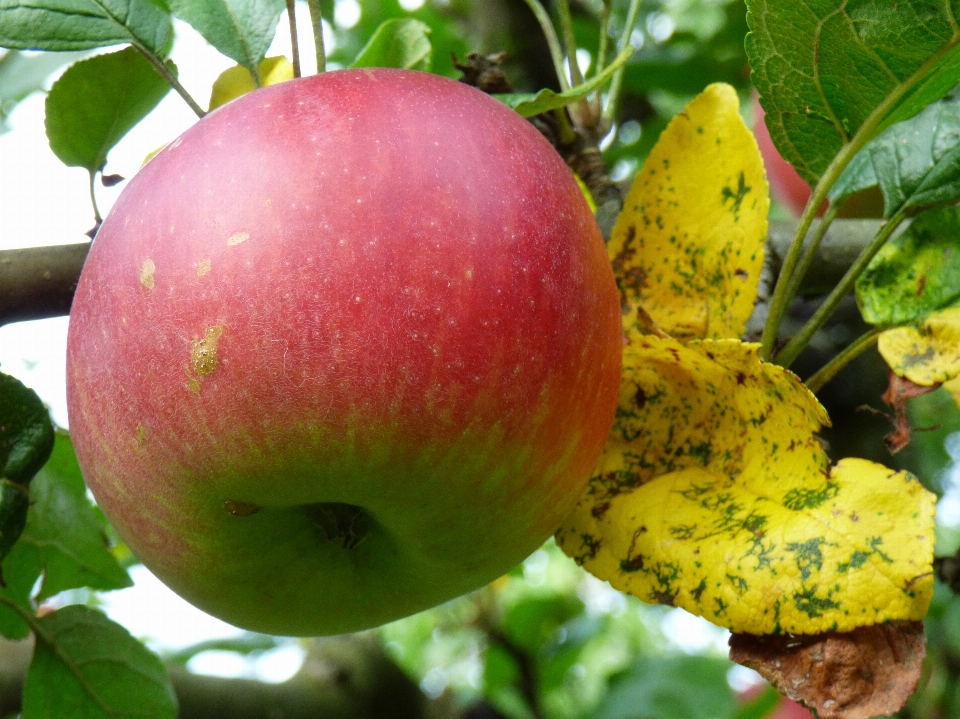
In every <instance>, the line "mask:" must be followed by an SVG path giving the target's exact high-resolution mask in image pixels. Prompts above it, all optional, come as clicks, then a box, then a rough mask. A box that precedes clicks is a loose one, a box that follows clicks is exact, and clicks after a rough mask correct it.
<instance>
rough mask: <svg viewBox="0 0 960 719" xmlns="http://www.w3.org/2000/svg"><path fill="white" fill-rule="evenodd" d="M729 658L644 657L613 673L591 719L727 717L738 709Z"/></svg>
mask: <svg viewBox="0 0 960 719" xmlns="http://www.w3.org/2000/svg"><path fill="white" fill-rule="evenodd" d="M731 666H732V663H731V662H730V661H729V660H726V659H718V658H713V657H700V656H667V657H644V658H642V659H640V660H639V661H638V662H637V663H636V664H635V665H634V666H633V667H632V668H631V669H629V670H628V671H626V672H624V673H623V674H621V675H620V676H618V677H615V678H614V679H613V681H612V682H611V686H610V691H609V693H608V694H607V696H606V697H605V699H604V700H603V702H602V703H601V705H600V708H599V710H598V711H597V712H596V714H595V715H594V717H595V719H728V718H729V717H733V716H734V715H735V713H736V711H737V709H738V707H737V701H736V698H735V697H734V695H733V691H732V690H731V689H730V685H729V684H728V683H727V672H728V671H729V670H730V667H731Z"/></svg>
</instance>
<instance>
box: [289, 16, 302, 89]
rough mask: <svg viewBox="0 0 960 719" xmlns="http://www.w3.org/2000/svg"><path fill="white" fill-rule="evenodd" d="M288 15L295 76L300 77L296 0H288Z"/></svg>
mask: <svg viewBox="0 0 960 719" xmlns="http://www.w3.org/2000/svg"><path fill="white" fill-rule="evenodd" d="M287 17H288V18H289V20H290V54H291V55H293V76H294V77H300V41H299V40H298V39H297V13H296V2H295V0H287Z"/></svg>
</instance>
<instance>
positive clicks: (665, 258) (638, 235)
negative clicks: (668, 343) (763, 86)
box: [609, 84, 770, 340]
mask: <svg viewBox="0 0 960 719" xmlns="http://www.w3.org/2000/svg"><path fill="white" fill-rule="evenodd" d="M769 207H770V199H769V192H768V186H767V181H766V178H765V177H764V170H763V161H762V159H761V158H760V153H759V150H758V149H757V143H756V140H755V139H754V137H753V135H752V134H751V133H750V131H749V130H748V129H747V127H746V125H744V123H743V120H742V119H741V117H740V112H739V100H738V98H737V93H736V91H735V90H734V89H733V88H732V87H730V86H729V85H724V84H715V85H710V86H709V87H708V88H707V89H706V90H704V91H703V93H701V94H700V95H698V96H697V97H696V98H694V99H693V100H692V101H691V102H690V104H689V105H687V107H686V108H685V109H684V111H683V112H682V113H680V114H679V115H677V116H676V117H675V118H673V120H671V122H670V124H669V125H668V126H667V128H666V130H664V131H663V134H661V135H660V139H659V140H658V141H657V144H656V146H655V147H654V148H653V150H652V151H651V153H650V155H649V157H648V158H647V160H646V162H645V163H644V165H643V169H642V170H641V171H640V172H639V173H637V177H636V179H635V180H634V182H633V185H632V186H631V188H630V192H629V193H628V194H627V198H626V201H625V203H624V209H623V212H621V213H620V216H619V217H618V218H617V223H616V226H615V227H614V229H613V235H612V238H611V241H610V246H609V250H610V257H611V260H612V261H613V268H614V273H615V274H616V276H617V283H618V285H619V288H620V295H621V304H622V309H623V315H624V317H623V322H624V329H625V331H626V332H627V337H628V338H629V339H631V340H632V339H633V338H634V337H635V336H637V334H640V332H639V330H638V329H637V327H636V324H637V315H636V313H637V308H638V307H639V306H640V305H643V308H644V310H645V311H646V312H647V313H649V315H650V316H651V317H652V318H653V320H654V322H655V323H656V324H657V325H658V326H659V327H660V328H661V329H662V330H663V331H665V332H666V333H667V334H670V335H672V336H674V337H677V338H679V339H682V340H689V339H694V338H711V339H719V338H724V337H739V336H740V335H742V334H743V332H744V328H745V326H746V322H747V319H749V317H750V314H751V312H752V311H753V303H754V299H755V297H756V290H757V282H758V280H759V277H760V269H761V267H762V266H763V247H764V242H765V240H766V236H767V212H768V210H769Z"/></svg>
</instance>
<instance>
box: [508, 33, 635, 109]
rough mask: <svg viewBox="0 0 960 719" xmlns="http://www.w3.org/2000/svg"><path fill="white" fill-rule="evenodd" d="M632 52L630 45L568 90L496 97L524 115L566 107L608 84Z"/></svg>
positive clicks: (547, 90)
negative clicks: (587, 78)
mask: <svg viewBox="0 0 960 719" xmlns="http://www.w3.org/2000/svg"><path fill="white" fill-rule="evenodd" d="M632 54H633V47H631V46H630V45H628V46H627V47H625V48H624V49H623V52H621V53H620V54H619V55H617V57H616V59H615V60H614V61H613V62H611V63H610V64H609V65H607V67H606V68H605V69H604V71H603V72H601V73H600V74H599V75H595V76H593V77H591V78H590V79H589V80H587V81H586V82H584V83H583V84H581V85H577V86H576V87H572V88H570V89H569V90H567V91H566V92H554V91H553V90H549V89H546V90H541V91H540V92H538V93H537V94H536V95H531V94H525V93H511V94H502V95H494V97H495V98H497V99H498V100H500V102H502V103H504V104H505V105H509V106H510V107H512V108H513V109H514V110H516V111H517V112H518V113H520V114H521V115H523V116H524V117H533V116H534V115H539V114H540V113H543V112H549V111H550V110H556V109H558V108H561V107H566V106H567V105H569V104H570V103H572V102H576V101H577V100H579V99H581V98H583V97H586V96H587V95H589V94H590V93H591V92H593V91H594V90H597V89H598V88H600V87H602V86H603V85H604V84H606V82H607V81H608V80H609V79H610V78H611V77H613V73H615V72H616V71H617V69H618V68H619V67H620V66H621V65H623V64H624V63H625V62H626V61H627V60H629V59H630V56H631V55H632Z"/></svg>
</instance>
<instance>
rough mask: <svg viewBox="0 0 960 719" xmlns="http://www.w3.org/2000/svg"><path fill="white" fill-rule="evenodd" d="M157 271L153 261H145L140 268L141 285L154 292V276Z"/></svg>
mask: <svg viewBox="0 0 960 719" xmlns="http://www.w3.org/2000/svg"><path fill="white" fill-rule="evenodd" d="M156 271H157V266H156V265H155V264H154V263H153V260H150V259H147V260H144V261H143V264H142V265H141V266H140V284H141V285H143V286H144V287H146V288H147V289H148V290H152V289H153V285H154V281H153V275H154V274H155V273H156Z"/></svg>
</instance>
